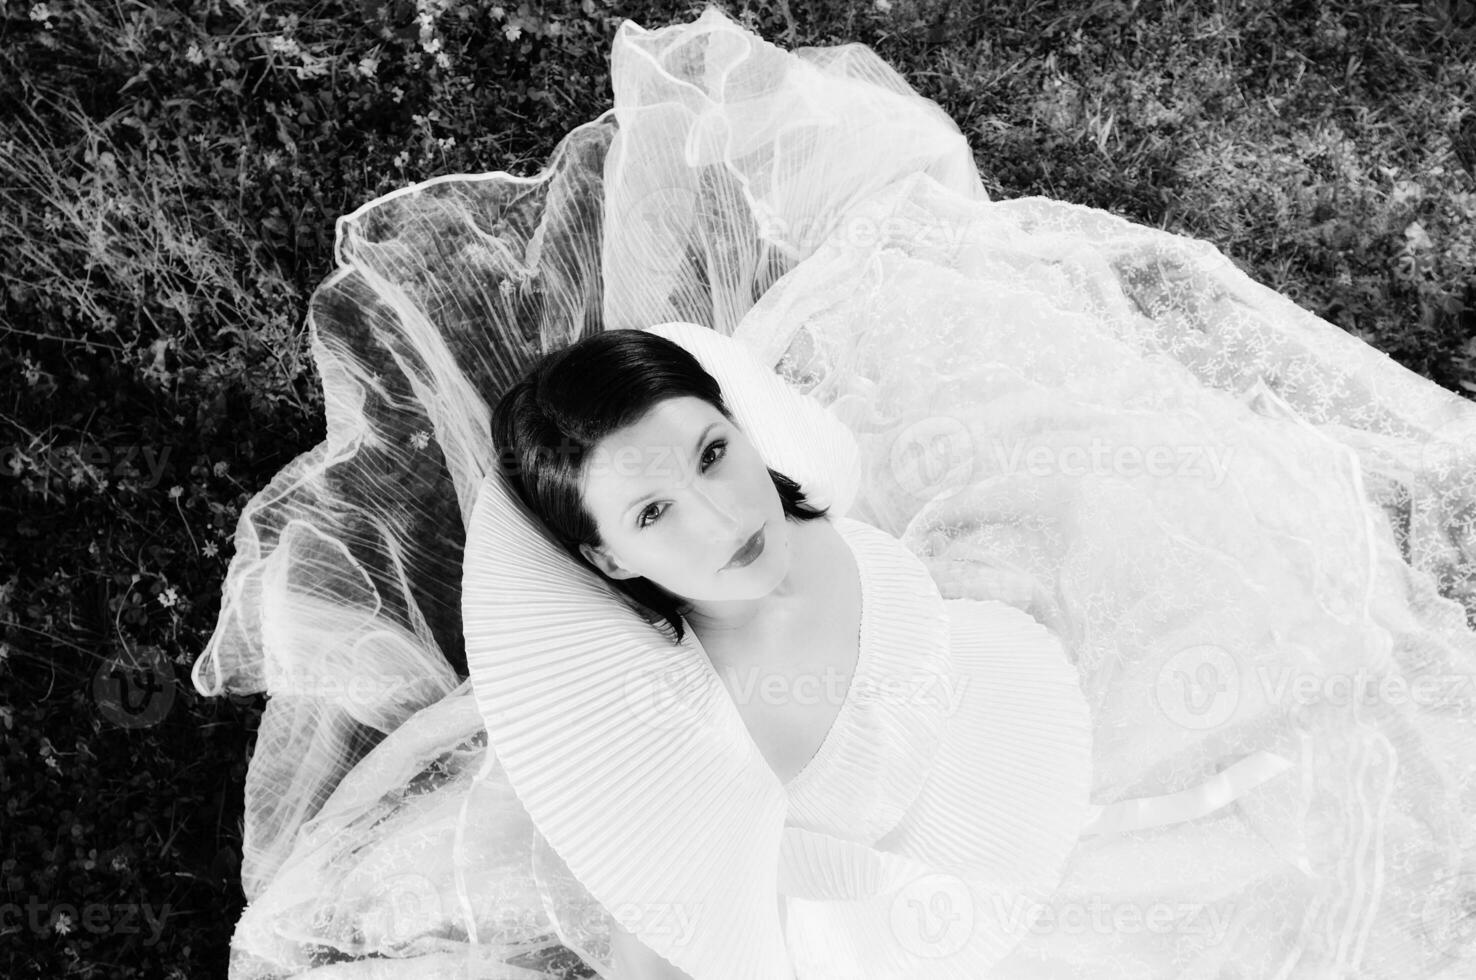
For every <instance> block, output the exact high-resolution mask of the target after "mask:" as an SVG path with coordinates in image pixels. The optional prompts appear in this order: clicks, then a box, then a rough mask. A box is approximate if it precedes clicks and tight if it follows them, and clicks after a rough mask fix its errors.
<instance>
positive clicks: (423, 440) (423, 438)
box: [410, 429, 430, 449]
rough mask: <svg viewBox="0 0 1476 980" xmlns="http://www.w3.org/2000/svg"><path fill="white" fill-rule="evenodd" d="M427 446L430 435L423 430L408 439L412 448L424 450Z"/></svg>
mask: <svg viewBox="0 0 1476 980" xmlns="http://www.w3.org/2000/svg"><path fill="white" fill-rule="evenodd" d="M429 444H430V433H429V432H426V431H425V430H424V429H422V430H420V431H419V432H417V433H415V434H414V435H412V436H411V437H410V445H412V446H414V447H415V448H416V449H424V448H425V447H426V446H428V445H429Z"/></svg>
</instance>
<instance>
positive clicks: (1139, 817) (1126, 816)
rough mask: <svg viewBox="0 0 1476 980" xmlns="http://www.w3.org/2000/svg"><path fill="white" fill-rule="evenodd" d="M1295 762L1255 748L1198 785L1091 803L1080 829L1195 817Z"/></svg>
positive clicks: (1085, 832)
mask: <svg viewBox="0 0 1476 980" xmlns="http://www.w3.org/2000/svg"><path fill="white" fill-rule="evenodd" d="M1295 766H1296V763H1294V762H1292V761H1291V760H1290V759H1288V758H1286V757H1285V756H1281V755H1277V754H1276V753H1275V752H1266V751H1261V752H1256V753H1254V754H1252V755H1248V756H1246V757H1245V758H1244V759H1241V760H1240V761H1239V762H1237V763H1235V764H1234V765H1232V766H1230V767H1228V768H1226V769H1225V770H1224V771H1223V772H1220V773H1217V774H1216V775H1214V776H1212V777H1211V778H1209V779H1207V780H1205V781H1204V782H1202V783H1200V784H1199V785H1198V786H1193V787H1190V788H1189V789H1185V790H1180V791H1179V792H1177V793H1167V794H1164V795H1163V796H1141V797H1137V798H1135V799H1131V800H1123V801H1121V802H1119V803H1110V804H1107V805H1105V806H1104V805H1094V806H1093V807H1092V808H1091V813H1090V815H1089V817H1088V818H1087V822H1086V826H1085V827H1084V828H1083V829H1082V836H1083V837H1090V836H1094V835H1097V834H1120V833H1124V832H1126V831H1131V830H1143V829H1146V828H1148V827H1162V826H1165V825H1167V824H1171V823H1181V822H1182V821H1185V820H1195V819H1198V818H1199V817H1202V816H1204V815H1206V814H1208V813H1213V812H1214V811H1216V810H1218V809H1220V808H1221V807H1225V806H1228V805H1230V804H1231V803H1233V802H1235V800H1236V799H1238V798H1239V797H1241V796H1242V795H1244V794H1245V793H1247V792H1249V791H1250V790H1253V789H1255V788H1256V787H1257V786H1260V785H1261V784H1262V783H1264V782H1266V781H1267V780H1270V779H1273V778H1275V777H1276V776H1279V775H1280V774H1281V773H1283V772H1285V771H1286V770H1288V769H1292V768H1295Z"/></svg>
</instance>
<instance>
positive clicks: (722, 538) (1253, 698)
mask: <svg viewBox="0 0 1476 980" xmlns="http://www.w3.org/2000/svg"><path fill="white" fill-rule="evenodd" d="M611 60H612V78H613V81H614V87H615V106H614V109H612V110H611V112H610V113H607V114H606V115H604V116H601V117H600V118H599V119H597V120H595V121H593V122H591V123H589V124H586V125H585V126H582V127H580V128H579V129H577V130H575V131H573V132H571V133H570V134H569V135H568V136H567V137H566V138H565V140H564V141H563V142H562V143H561V144H560V147H559V149H558V150H557V151H556V152H555V154H554V157H553V159H552V160H551V161H550V164H549V166H548V168H547V169H546V170H545V171H544V172H543V173H542V174H540V175H538V176H537V177H535V178H514V177H510V176H508V175H506V174H490V175H480V176H470V177H467V176H458V177H452V178H442V179H437V180H434V181H429V182H426V183H424V184H420V185H416V186H414V187H410V188H406V189H405V190H403V191H401V192H397V193H396V194H393V195H390V196H388V197H386V198H383V199H380V200H378V201H374V202H371V203H370V204H369V205H366V206H365V207H364V208H362V209H360V210H359V211H358V212H355V213H354V214H353V215H349V216H347V217H345V218H343V219H341V220H340V224H339V229H338V239H339V248H338V254H339V257H340V261H341V268H340V270H339V272H338V273H337V274H335V275H334V276H333V277H331V278H330V279H329V280H328V281H327V282H325V283H324V284H323V286H322V287H321V288H320V289H319V291H318V293H317V294H316V295H315V297H314V302H313V308H312V314H311V322H310V327H311V330H312V338H313V344H314V353H315V357H316V358H317V361H318V364H319V367H320V373H321V375H322V378H323V383H324V388H325V395H326V403H327V406H328V438H327V439H326V440H325V442H324V443H323V444H322V445H320V446H319V447H317V448H316V449H315V450H313V451H312V452H310V453H308V454H305V455H304V456H303V457H300V458H299V459H298V460H295V461H294V462H293V463H292V464H291V465H290V466H289V467H288V468H287V469H285V470H284V471H283V473H282V474H280V475H279V476H278V478H277V479H276V480H274V481H273V482H272V484H271V485H270V486H268V487H267V488H266V489H265V490H263V491H262V492H261V493H260V494H259V495H258V496H257V497H256V498H255V499H254V500H253V501H252V505H251V507H250V508H249V509H248V511H247V513H246V514H245V515H244V516H243V518H242V522H241V525H240V526H239V528H238V532H237V554H236V557H235V559H234V560H233V562H232V565H231V569H230V573H229V575H228V579H227V582H226V586H225V594H224V596H223V604H222V612H221V616H220V621H219V624H218V626H217V629H216V632H215V634H214V636H213V637H212V640H211V643H210V645H209V647H208V648H207V650H206V652H205V655H204V656H203V657H202V658H201V660H200V662H199V663H198V664H197V665H196V670H195V680H196V684H197V686H198V687H199V688H200V689H201V690H202V691H203V692H206V693H222V692H224V691H231V692H251V691H263V690H264V691H266V692H268V693H269V694H270V695H271V697H270V700H269V702H268V708H267V713H266V715H265V717H264V718H263V724H262V730H261V733H260V735H259V737H258V742H257V748H256V751H255V754H254V756H253V758H252V763H251V770H250V774H249V776H248V786H247V796H248V804H247V815H246V843H247V853H246V854H245V856H244V858H245V860H244V863H243V887H244V888H245V891H246V894H247V898H248V902H249V904H248V907H247V909H246V911H245V913H244V914H243V916H242V919H241V922H240V923H239V924H238V927H237V930H236V935H235V938H234V941H233V949H232V967H231V973H232V976H233V977H286V976H315V977H353V976H379V975H382V974H383V975H387V974H388V973H390V972H391V971H393V972H394V973H395V974H396V975H398V976H402V977H403V976H412V975H413V976H441V975H446V976H467V977H472V976H477V977H538V978H544V977H556V976H565V975H571V974H573V975H589V971H595V972H597V973H599V974H601V975H604V976H609V977H620V978H624V977H631V976H634V977H647V976H682V975H686V976H690V977H693V978H695V980H707V978H715V977H729V976H732V977H740V976H741V977H759V976H763V977H769V976H794V977H799V978H809V977H920V976H928V977H936V976H959V977H971V978H972V977H979V976H986V975H987V976H999V977H1047V976H1049V977H1068V976H1082V977H1086V976H1091V977H1101V976H1118V977H1140V976H1162V977H1179V976H1206V977H1209V976H1242V977H1263V976H1264V977H1333V976H1341V975H1358V976H1366V977H1416V976H1418V977H1437V976H1450V977H1456V976H1462V975H1464V974H1465V973H1467V972H1469V967H1470V964H1471V957H1472V956H1473V955H1476V948H1473V929H1472V926H1473V924H1476V923H1473V918H1472V913H1471V904H1472V901H1473V896H1476V861H1473V852H1472V848H1473V846H1476V840H1473V838H1476V820H1473V815H1476V787H1473V779H1472V773H1473V771H1476V730H1473V722H1476V691H1473V685H1472V679H1473V667H1476V636H1473V633H1472V622H1473V621H1476V591H1473V587H1476V562H1473V557H1476V526H1473V523H1472V520H1471V514H1472V513H1473V503H1476V477H1473V474H1476V467H1473V466H1472V463H1473V462H1476V453H1473V448H1472V447H1473V446H1476V441H1473V439H1472V437H1473V435H1476V411H1473V410H1472V408H1471V406H1470V404H1469V403H1468V402H1466V401H1464V400H1463V399H1460V398H1458V397H1457V396H1454V395H1451V394H1449V393H1447V392H1444V391H1442V390H1440V389H1438V388H1437V387H1436V386H1434V385H1433V384H1432V383H1430V382H1427V381H1425V380H1424V379H1421V378H1419V377H1417V376H1415V375H1413V374H1411V373H1410V372H1408V371H1406V370H1404V369H1403V368H1401V367H1399V366H1398V365H1397V364H1395V363H1394V362H1392V361H1391V360H1389V359H1388V358H1387V357H1385V356H1384V355H1382V354H1380V353H1379V352H1377V351H1375V350H1373V349H1371V348H1369V347H1368V346H1367V345H1365V344H1363V343H1362V342H1360V341H1358V340H1357V339H1356V338H1353V337H1350V336H1349V335H1347V334H1345V333H1343V332H1342V331H1340V330H1338V329H1337V328H1336V327H1334V326H1332V325H1331V324H1328V323H1325V322H1323V321H1321V320H1318V319H1317V318H1315V317H1313V316H1312V315H1310V314H1308V313H1306V312H1305V311H1303V310H1300V309H1299V308H1297V307H1296V306H1295V305H1293V304H1292V303H1290V302H1289V301H1287V300H1285V299H1284V298H1283V297H1280V296H1278V295H1276V294H1275V293H1273V292H1271V291H1270V290H1267V289H1264V288H1263V287H1260V286H1257V285H1256V284H1254V283H1252V282H1250V281H1249V280H1247V279H1246V278H1245V277H1244V276H1243V275H1241V274H1240V273H1239V272H1238V271H1236V270H1235V269H1234V267H1233V266H1231V265H1230V263H1228V262H1227V261H1226V260H1225V259H1224V258H1223V257H1222V256H1220V255H1219V253H1218V252H1216V251H1214V249H1213V248H1211V247H1210V246H1208V245H1205V244H1203V243H1198V242H1193V241H1190V240H1186V239H1182V238H1178V237H1176V236H1172V235H1168V234H1165V233H1162V232H1158V231H1154V230H1152V229H1148V228H1142V227H1138V226H1134V225H1131V224H1128V223H1126V222H1123V221H1121V220H1119V219H1115V218H1113V217H1111V216H1109V215H1105V214H1103V213H1101V212H1096V211H1091V210H1088V209H1083V208H1077V207H1072V206H1070V205H1065V204H1060V203H1057V202H1051V201H1046V200H1041V199H1027V200H1021V201H1008V202H991V201H989V200H988V199H987V196H986V195H985V194H984V192H983V189H982V185H981V183H980V181H979V178H978V174H977V171H976V170H975V169H974V164H973V160H972V158H971V155H970V152H969V149H968V147H967V145H966V143H965V142H964V140H963V138H962V136H961V135H960V134H959V132H958V129H957V127H956V126H954V125H953V124H952V123H951V122H950V121H949V120H948V119H947V118H946V117H945V116H944V115H943V114H942V113H941V112H940V111H939V110H938V108H937V107H936V106H935V105H933V104H932V103H930V102H927V101H926V100H923V99H921V98H919V97H918V96H917V95H916V94H915V93H914V92H913V91H912V90H911V89H910V88H909V87H908V86H907V84H906V83H905V81H904V80H903V79H901V78H900V77H899V76H898V75H897V74H896V73H895V72H893V71H892V70H891V69H890V68H889V67H887V66H886V65H885V64H884V63H882V62H881V61H880V60H879V59H878V58H877V57H876V56H875V55H874V54H873V53H872V52H870V51H869V50H868V49H866V48H864V47H860V46H856V45H847V46H842V47H839V48H831V49H803V50H800V51H797V52H793V53H786V52H783V51H780V50H779V49H777V48H775V47H773V46H771V45H769V44H766V43H765V42H763V41H762V40H760V39H759V38H757V37H755V36H753V35H752V34H750V33H748V32H746V31H744V30H742V29H741V28H739V27H738V26H737V25H735V24H733V23H732V22H731V21H729V20H727V18H725V17H724V16H723V15H722V14H721V13H719V12H718V11H716V10H712V9H709V10H708V11H706V12H705V13H704V14H703V15H702V16H701V17H699V18H698V19H697V20H696V21H694V22H692V23H690V24H679V25H674V26H671V27H667V28H662V29H660V30H654V31H647V30H644V29H642V28H640V27H637V26H636V25H634V24H631V23H629V22H627V23H626V24H625V25H624V26H623V27H622V29H621V31H620V32H619V34H618V35H617V38H616V41H615V45H614V49H613V51H612V55H611ZM676 971H680V972H676Z"/></svg>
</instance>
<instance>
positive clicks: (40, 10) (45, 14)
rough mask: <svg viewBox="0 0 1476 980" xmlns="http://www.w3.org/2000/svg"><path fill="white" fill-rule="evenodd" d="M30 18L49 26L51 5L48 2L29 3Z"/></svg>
mask: <svg viewBox="0 0 1476 980" xmlns="http://www.w3.org/2000/svg"><path fill="white" fill-rule="evenodd" d="M31 19H32V20H34V21H36V22H38V23H41V24H45V25H46V26H47V27H50V26H51V24H50V23H49V21H50V20H51V6H50V5H49V4H44V3H37V4H32V5H31Z"/></svg>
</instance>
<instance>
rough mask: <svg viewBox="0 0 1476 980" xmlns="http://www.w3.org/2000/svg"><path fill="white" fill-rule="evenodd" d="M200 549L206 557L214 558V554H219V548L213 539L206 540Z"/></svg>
mask: <svg viewBox="0 0 1476 980" xmlns="http://www.w3.org/2000/svg"><path fill="white" fill-rule="evenodd" d="M200 550H201V551H203V552H204V553H205V556H206V557H207V558H214V557H215V556H216V555H218V554H220V549H219V548H217V547H216V546H215V542H214V541H206V542H205V547H203V548H201V549H200Z"/></svg>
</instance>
